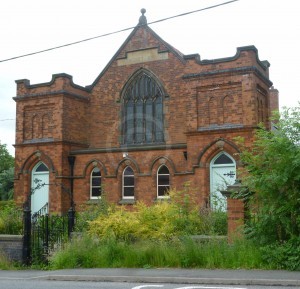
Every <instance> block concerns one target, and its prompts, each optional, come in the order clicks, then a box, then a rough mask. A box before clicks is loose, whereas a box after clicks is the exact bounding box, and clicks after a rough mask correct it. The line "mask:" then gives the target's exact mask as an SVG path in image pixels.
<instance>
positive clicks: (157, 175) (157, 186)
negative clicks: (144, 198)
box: [156, 164, 170, 199]
mask: <svg viewBox="0 0 300 289" xmlns="http://www.w3.org/2000/svg"><path fill="white" fill-rule="evenodd" d="M161 167H166V168H167V169H168V171H169V173H168V174H159V170H160V169H161ZM161 175H163V176H169V184H168V185H167V186H168V187H169V190H170V170H169V168H168V167H167V166H166V165H165V164H163V165H161V166H159V168H158V169H157V173H156V195H157V199H169V198H170V196H169V195H163V196H159V195H158V193H159V190H158V189H159V187H166V185H159V183H158V177H159V176H161Z"/></svg>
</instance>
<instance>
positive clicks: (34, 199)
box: [31, 162, 49, 214]
mask: <svg viewBox="0 0 300 289" xmlns="http://www.w3.org/2000/svg"><path fill="white" fill-rule="evenodd" d="M31 180H32V181H31V192H32V193H31V213H32V214H34V213H36V212H38V211H39V210H40V209H41V208H43V207H44V206H46V207H45V208H46V212H48V207H47V206H48V200H49V170H48V168H47V167H46V165H45V164H44V163H41V162H40V163H38V164H37V165H36V166H35V167H34V169H33V171H32V178H31Z"/></svg>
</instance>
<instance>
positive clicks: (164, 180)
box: [157, 165, 170, 198]
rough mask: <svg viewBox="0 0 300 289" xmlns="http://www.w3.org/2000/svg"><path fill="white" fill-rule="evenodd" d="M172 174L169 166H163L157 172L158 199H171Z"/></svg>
mask: <svg viewBox="0 0 300 289" xmlns="http://www.w3.org/2000/svg"><path fill="white" fill-rule="evenodd" d="M169 190H170V172H169V169H168V168H167V166H165V165H162V166H160V167H159V169H158V171H157V198H166V197H169V195H168V191H169Z"/></svg>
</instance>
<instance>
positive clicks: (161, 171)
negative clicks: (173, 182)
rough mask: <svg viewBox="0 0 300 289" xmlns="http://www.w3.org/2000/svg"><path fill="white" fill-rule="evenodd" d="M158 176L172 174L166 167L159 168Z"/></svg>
mask: <svg viewBox="0 0 300 289" xmlns="http://www.w3.org/2000/svg"><path fill="white" fill-rule="evenodd" d="M158 174H170V173H169V169H168V168H167V167H166V166H161V167H160V168H159V171H158Z"/></svg>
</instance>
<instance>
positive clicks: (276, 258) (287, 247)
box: [261, 238, 300, 271]
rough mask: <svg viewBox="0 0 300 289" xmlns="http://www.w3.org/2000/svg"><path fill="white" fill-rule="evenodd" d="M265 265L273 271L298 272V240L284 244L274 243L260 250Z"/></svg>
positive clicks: (299, 250)
mask: <svg viewBox="0 0 300 289" xmlns="http://www.w3.org/2000/svg"><path fill="white" fill-rule="evenodd" d="M261 251H262V258H263V260H264V261H265V262H266V263H270V264H274V266H275V269H284V270H297V271H299V270H300V239H299V238H294V239H291V240H289V241H288V242H284V243H274V244H271V245H268V246H264V247H262V248H261Z"/></svg>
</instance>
